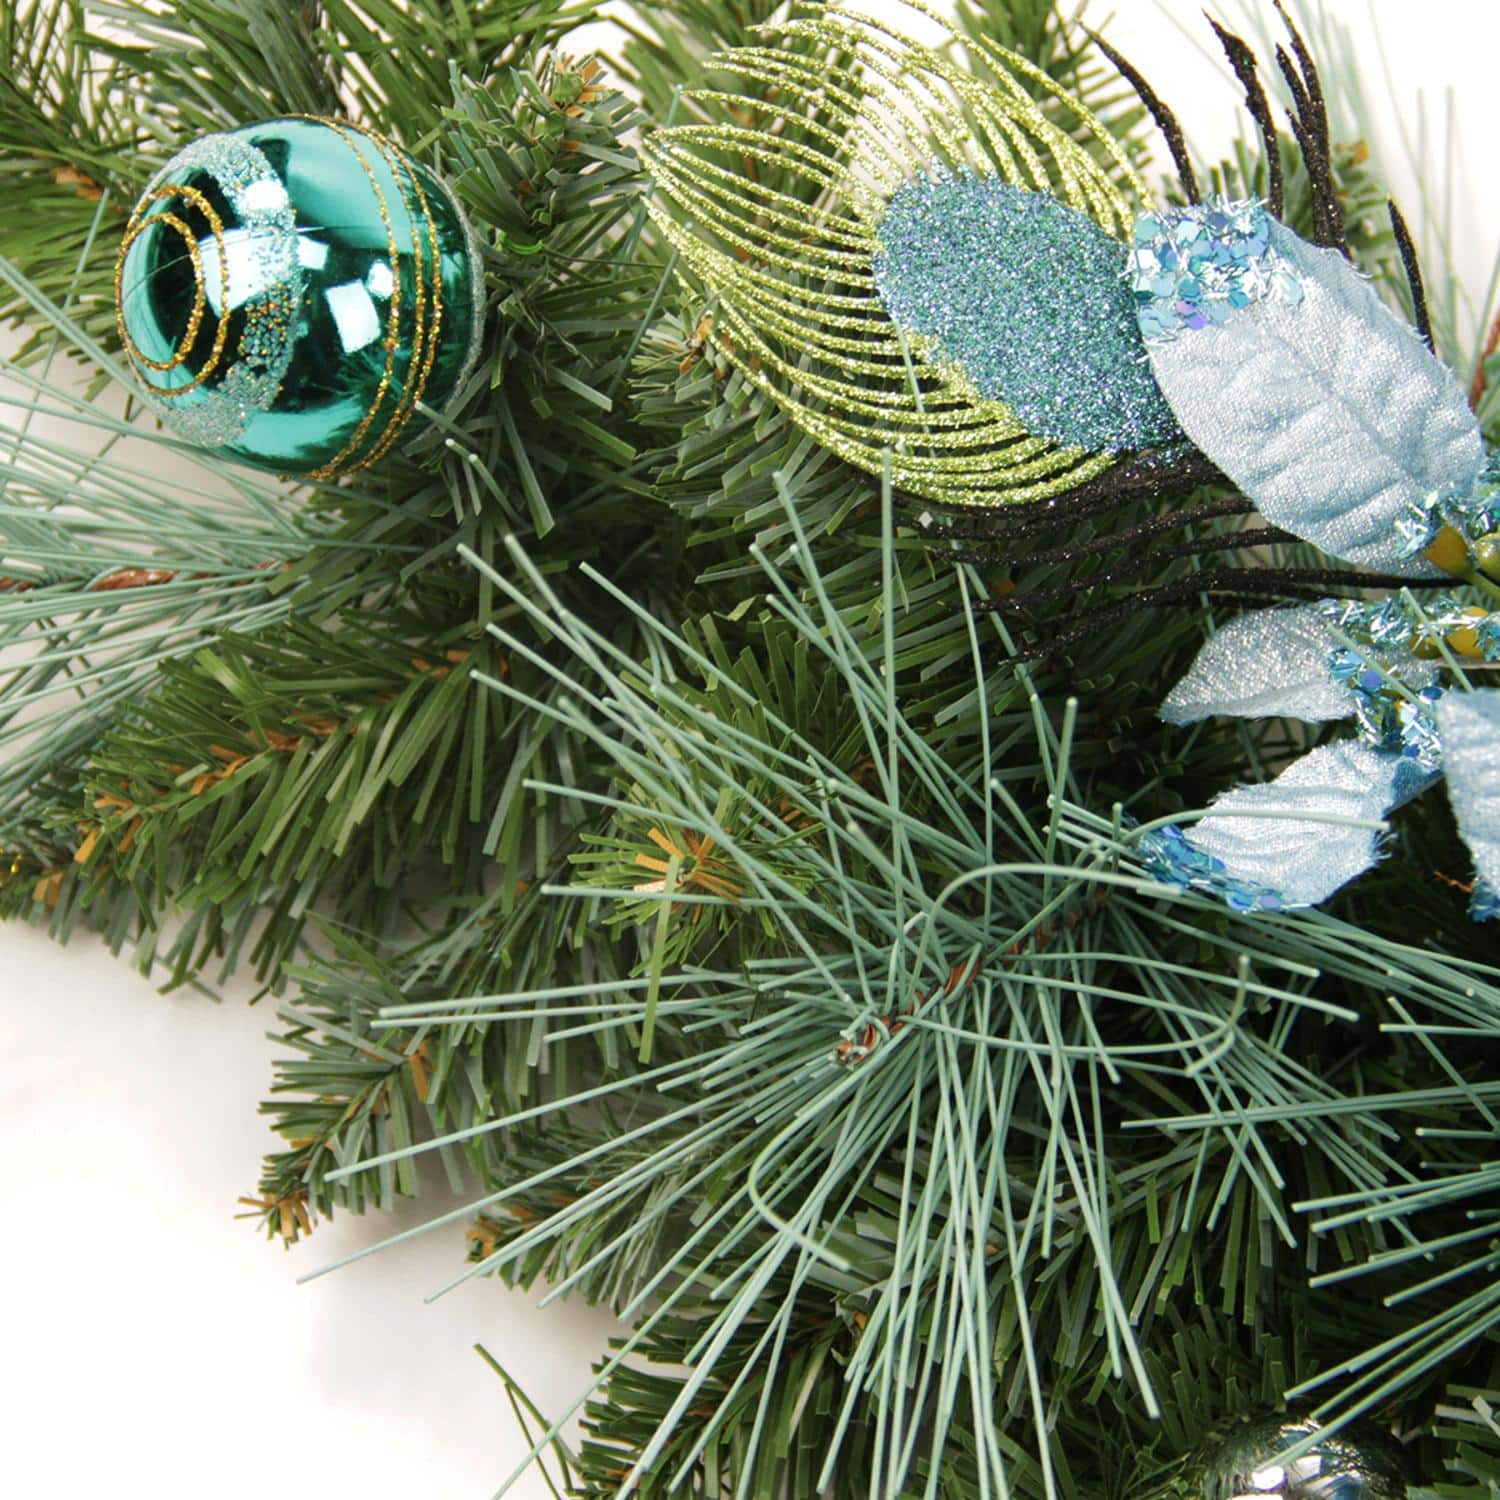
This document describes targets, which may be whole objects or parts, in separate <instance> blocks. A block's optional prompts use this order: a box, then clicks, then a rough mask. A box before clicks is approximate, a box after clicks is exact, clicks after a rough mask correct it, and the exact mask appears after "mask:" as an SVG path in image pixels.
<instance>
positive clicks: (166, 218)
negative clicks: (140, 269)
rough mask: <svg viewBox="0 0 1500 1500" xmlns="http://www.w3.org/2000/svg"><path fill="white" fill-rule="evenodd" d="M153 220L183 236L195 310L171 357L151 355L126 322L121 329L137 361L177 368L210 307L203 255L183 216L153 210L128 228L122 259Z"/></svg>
mask: <svg viewBox="0 0 1500 1500" xmlns="http://www.w3.org/2000/svg"><path fill="white" fill-rule="evenodd" d="M154 224H165V225H167V227H168V228H170V229H175V230H176V231H177V233H178V234H180V235H181V236H182V241H183V244H184V245H185V246H186V247H187V256H188V259H189V260H190V261H191V262H192V266H193V310H192V311H191V312H190V313H189V314H188V322H187V327H186V328H185V329H183V331H182V339H181V341H180V342H179V343H178V345H177V352H176V353H175V354H173V356H172V357H171V359H152V358H151V357H150V356H149V355H147V353H146V351H145V350H144V349H142V348H141V347H140V345H139V344H137V343H136V341H135V340H134V339H133V338H132V337H131V336H130V331H129V329H127V328H125V327H124V324H123V322H122V324H121V329H120V333H121V339H122V341H123V342H124V345H125V350H126V352H127V353H128V354H129V355H130V357H131V358H132V359H133V360H134V361H135V362H136V363H137V364H139V365H145V366H146V367H147V369H151V370H175V369H176V368H177V366H178V365H180V364H181V363H182V362H183V360H185V359H186V358H187V357H188V355H189V354H191V353H192V350H193V345H194V344H195V343H196V342H197V339H198V329H199V328H200V327H201V326H202V323H203V313H204V310H205V309H206V308H207V307H208V297H207V294H206V292H205V291H204V288H203V255H202V253H201V252H200V251H199V249H198V241H197V240H195V239H194V238H193V231H192V230H191V229H189V228H188V226H187V224H186V223H185V222H184V221H183V220H182V219H179V218H178V217H177V215H176V214H174V213H160V214H152V215H151V217H150V218H148V219H142V220H141V221H140V223H138V224H136V225H135V226H134V227H133V228H131V229H127V230H126V231H125V238H124V240H123V242H122V243H121V246H120V250H121V257H122V259H123V257H124V256H126V255H128V254H129V253H130V247H131V246H132V245H133V244H134V243H135V242H136V241H137V240H138V239H139V238H140V237H141V235H143V234H144V233H145V232H146V231H147V230H148V229H150V228H151V226H152V225H154ZM115 300H116V303H117V304H118V302H119V298H118V297H116V299H115Z"/></svg>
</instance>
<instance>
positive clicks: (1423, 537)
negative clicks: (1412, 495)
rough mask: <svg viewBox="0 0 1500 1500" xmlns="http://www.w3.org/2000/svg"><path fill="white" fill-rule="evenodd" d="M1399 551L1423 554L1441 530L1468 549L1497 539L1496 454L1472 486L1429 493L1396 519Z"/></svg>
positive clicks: (1499, 474) (1499, 465)
mask: <svg viewBox="0 0 1500 1500" xmlns="http://www.w3.org/2000/svg"><path fill="white" fill-rule="evenodd" d="M1395 525H1396V532H1397V534H1398V535H1399V536H1400V538H1401V549H1402V551H1403V552H1404V553H1405V554H1406V555H1407V556H1408V557H1415V556H1416V555H1417V554H1418V553H1420V552H1425V551H1426V550H1427V549H1428V548H1429V547H1430V546H1431V545H1432V544H1433V542H1434V541H1435V540H1436V538H1437V534H1438V532H1439V531H1441V530H1442V529H1443V527H1445V526H1451V527H1452V528H1453V529H1454V530H1455V531H1456V532H1457V533H1458V534H1459V535H1460V536H1461V537H1462V538H1463V539H1464V540H1465V541H1466V542H1467V543H1468V544H1469V546H1470V548H1471V549H1472V548H1473V546H1474V544H1475V543H1477V542H1482V541H1486V540H1489V539H1490V538H1492V537H1495V536H1497V535H1500V453H1491V454H1490V456H1489V457H1488V459H1486V461H1485V465H1484V468H1483V469H1481V470H1480V473H1479V477H1478V479H1476V480H1475V481H1474V482H1473V483H1472V484H1452V485H1449V486H1448V487H1447V488H1446V489H1441V490H1433V491H1432V492H1431V493H1430V494H1428V495H1424V496H1423V497H1422V499H1421V500H1420V501H1418V502H1417V503H1415V504H1413V505H1411V506H1408V507H1407V509H1406V510H1405V512H1403V513H1402V514H1401V515H1399V516H1398V517H1397V518H1396V522H1395Z"/></svg>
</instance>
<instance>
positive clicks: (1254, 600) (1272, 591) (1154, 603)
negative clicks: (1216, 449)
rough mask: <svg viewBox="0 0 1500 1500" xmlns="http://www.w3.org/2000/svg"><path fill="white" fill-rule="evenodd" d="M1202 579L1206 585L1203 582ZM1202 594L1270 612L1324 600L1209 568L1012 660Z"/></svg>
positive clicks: (1095, 616) (996, 603)
mask: <svg viewBox="0 0 1500 1500" xmlns="http://www.w3.org/2000/svg"><path fill="white" fill-rule="evenodd" d="M1236 575H1239V581H1238V582H1237V583H1236V582H1234V578H1235V576H1236ZM1205 580H1208V581H1206V582H1205ZM1203 593H1211V594H1212V595H1213V596H1214V597H1215V598H1217V599H1224V600H1231V601H1233V602H1235V603H1238V604H1248V605H1255V606H1258V607H1260V608H1269V607H1271V606H1272V605H1275V604H1279V603H1282V602H1283V601H1285V600H1287V599H1305V600H1307V601H1309V602H1311V601H1313V600H1316V599H1321V598H1323V597H1324V595H1323V594H1322V593H1321V592H1320V591H1319V590H1318V589H1316V588H1300V587H1298V586H1296V585H1292V584H1282V585H1279V586H1273V585H1272V584H1271V583H1270V582H1269V581H1268V580H1266V579H1264V578H1263V577H1262V576H1261V575H1259V574H1257V573H1255V572H1254V571H1245V570H1240V569H1233V568H1225V569H1213V570H1209V571H1206V572H1202V573H1195V574H1194V575H1193V576H1192V577H1191V578H1183V579H1179V580H1177V581H1176V582H1174V583H1168V584H1163V585H1162V586H1161V587H1160V588H1156V589H1141V590H1139V591H1137V592H1136V593H1135V594H1133V595H1131V597H1130V598H1128V599H1124V600H1122V601H1121V602H1120V603H1118V604H1111V605H1107V606H1105V607H1103V608H1100V609H1096V610H1090V611H1089V613H1088V615H1087V616H1086V617H1085V618H1084V619H1082V620H1079V622H1078V623H1077V624H1075V625H1072V626H1070V627H1069V628H1068V629H1067V630H1063V631H1059V632H1058V633H1057V634H1056V635H1053V636H1050V637H1048V638H1047V639H1045V640H1040V641H1038V642H1037V643H1036V644H1035V645H1026V646H1023V647H1021V648H1020V649H1018V650H1017V652H1016V660H1018V661H1038V660H1041V659H1043V658H1046V657H1050V656H1057V655H1060V654H1061V653H1062V652H1064V651H1067V650H1070V649H1071V648H1072V647H1074V646H1076V645H1079V644H1081V643H1082V642H1085V641H1088V640H1091V639H1093V638H1094V637H1095V636H1096V635H1097V633H1098V632H1099V631H1100V630H1103V629H1107V628H1108V627H1110V626H1112V625H1118V624H1120V623H1122V622H1123V621H1125V620H1129V619H1133V618H1134V617H1135V616H1136V615H1139V614H1144V613H1145V612H1146V611H1147V610H1148V609H1162V608H1165V607H1167V606H1169V605H1173V604H1181V603H1182V602H1183V601H1184V600H1187V599H1193V598H1196V597H1197V596H1199V595H1200V594H1203ZM1005 602H1006V601H1004V600H992V601H986V602H985V603H983V604H976V605H975V606H974V608H975V609H976V610H980V609H983V610H986V611H988V612H991V613H993V612H995V611H996V610H999V609H1002V608H1003V607H1004V605H1005Z"/></svg>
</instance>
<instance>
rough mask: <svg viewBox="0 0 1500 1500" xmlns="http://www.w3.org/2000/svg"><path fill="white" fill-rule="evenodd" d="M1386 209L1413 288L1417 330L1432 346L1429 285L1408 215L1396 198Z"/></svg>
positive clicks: (1409, 283) (1391, 200)
mask: <svg viewBox="0 0 1500 1500" xmlns="http://www.w3.org/2000/svg"><path fill="white" fill-rule="evenodd" d="M1385 206H1386V209H1387V210H1388V211H1389V213H1390V216H1391V230H1392V232H1393V233H1394V234H1395V236H1396V248H1397V249H1398V250H1399V251H1400V252H1401V264H1402V265H1403V266H1404V267H1405V268H1406V284H1407V285H1408V286H1409V287H1410V288H1411V306H1412V316H1413V318H1414V319H1415V320H1416V325H1417V332H1418V333H1419V334H1421V336H1422V342H1423V343H1424V344H1426V345H1427V347H1428V348H1429V349H1431V348H1432V314H1431V312H1430V311H1429V310H1428V307H1427V287H1426V285H1425V284H1424V283H1423V281H1422V262H1421V260H1420V259H1419V258H1418V256H1417V247H1416V244H1415V242H1414V241H1413V240H1412V237H1411V230H1410V229H1409V228H1408V227H1407V223H1406V217H1405V215H1404V214H1402V212H1401V210H1400V209H1399V208H1397V207H1396V200H1395V199H1394V198H1388V199H1386V204H1385Z"/></svg>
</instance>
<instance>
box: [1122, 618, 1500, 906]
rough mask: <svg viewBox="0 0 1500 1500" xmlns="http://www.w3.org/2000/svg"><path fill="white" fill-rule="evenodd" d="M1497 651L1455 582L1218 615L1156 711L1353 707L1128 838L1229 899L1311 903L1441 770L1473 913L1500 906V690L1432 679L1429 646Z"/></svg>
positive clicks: (1497, 642)
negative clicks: (1208, 801)
mask: <svg viewBox="0 0 1500 1500" xmlns="http://www.w3.org/2000/svg"><path fill="white" fill-rule="evenodd" d="M1455 647H1456V648H1457V649H1459V650H1460V651H1462V652H1463V653H1464V654H1467V655H1470V656H1479V657H1483V658H1485V659H1486V660H1489V661H1500V615H1496V614H1484V613H1483V612H1477V611H1476V610H1475V609H1474V608H1473V606H1470V605H1466V604H1465V603H1464V602H1463V600H1462V599H1461V598H1460V597H1458V596H1457V595H1451V596H1445V597H1443V598H1441V599H1439V600H1436V601H1432V602H1430V603H1428V604H1426V605H1422V604H1418V603H1417V602H1416V600H1414V599H1413V598H1412V597H1411V596H1410V595H1409V594H1403V595H1401V596H1399V597H1396V598H1392V599H1387V600H1384V601H1381V602H1378V603H1373V604H1372V603H1365V602H1362V601H1357V600H1347V599H1342V600H1341V599H1327V600H1322V601H1320V602H1318V603H1316V604H1309V605H1304V606H1301V607H1299V608H1295V609H1270V610H1264V611H1260V612H1257V613H1255V614H1250V615H1242V616H1240V617H1239V618H1238V619H1235V620H1231V621H1230V622H1229V624H1228V625H1226V626H1225V627H1224V629H1222V630H1221V631H1219V632H1218V634H1217V635H1215V636H1213V637H1212V638H1211V639H1210V640H1209V641H1208V642H1207V643H1206V644H1205V645H1204V647H1203V649H1202V650H1201V651H1200V652H1199V654H1198V658H1197V660H1196V661H1195V662H1194V663H1193V666H1192V668H1191V670H1190V671H1189V672H1188V673H1187V675H1186V676H1185V677H1184V678H1183V679H1182V681H1181V682H1179V683H1178V684H1177V686H1176V687H1174V688H1173V689H1172V691H1171V693H1170V694H1168V696H1167V698H1166V701H1165V702H1164V703H1163V705H1162V710H1161V712H1162V717H1163V718H1164V719H1166V720H1167V721H1168V722H1169V723H1173V724H1190V723H1194V722H1197V721H1199V720H1202V719H1206V718H1210V717H1214V716H1221V715H1227V716H1233V717H1241V718H1248V717H1254V718H1271V717H1275V718H1292V719H1301V720H1304V721H1306V722H1310V723H1328V722H1334V721H1339V720H1350V721H1352V722H1353V724H1354V727H1355V734H1354V735H1353V736H1351V737H1349V738H1346V739H1340V740H1335V741H1332V742H1330V743H1328V744H1324V745H1320V746H1318V747H1317V748H1316V749H1314V750H1311V751H1309V752H1308V753H1307V754H1306V755H1303V756H1301V757H1300V758H1298V759H1297V760H1294V761H1293V762H1292V763H1291V764H1290V765H1289V766H1287V767H1286V769H1285V770H1283V771H1282V772H1281V774H1280V775H1279V776H1277V777H1276V778H1275V779H1274V780H1273V781H1269V782H1266V783H1264V784H1262V785H1258V786H1244V787H1238V788H1235V789H1234V790H1232V791H1229V792H1226V793H1224V794H1223V795H1221V796H1220V797H1218V798H1216V799H1215V801H1214V803H1213V804H1212V806H1211V807H1210V808H1209V809H1208V811H1207V812H1206V814H1205V815H1204V816H1203V817H1202V818H1201V819H1199V820H1198V821H1196V822H1195V823H1193V824H1191V825H1189V826H1187V827H1185V828H1176V827H1168V828H1166V829H1160V828H1158V829H1152V830H1150V831H1148V832H1146V833H1144V834H1143V835H1142V837H1141V839H1140V849H1141V852H1142V854H1143V855H1144V857H1145V859H1146V863H1147V867H1148V869H1150V870H1151V872H1152V873H1153V874H1154V875H1155V876H1156V877H1157V878H1159V879H1161V880H1164V881H1166V882H1168V883H1169V884H1173V885H1176V886H1178V887H1181V888H1192V889H1197V890H1207V891H1212V892H1215V893H1216V894H1218V895H1220V896H1222V897H1223V898H1224V899H1225V900H1226V901H1228V902H1229V904H1230V905H1232V906H1234V907H1237V908H1239V909H1241V910H1279V909H1282V908H1287V907H1296V906H1315V905H1317V904H1318V903H1319V902H1321V901H1324V900H1326V899H1327V898H1328V897H1329V896H1331V895H1332V894H1333V893H1334V892H1335V891H1336V890H1338V889H1339V887H1340V886H1342V885H1344V884H1346V883H1347V882H1348V881H1350V880H1352V879H1354V878H1355V876H1357V875H1360V874H1362V873H1363V872H1364V871H1365V870H1367V869H1369V868H1370V866H1371V865H1372V864H1374V863H1375V861H1376V859H1378V858H1379V855H1380V840H1381V835H1382V831H1383V828H1384V821H1385V819H1386V818H1387V817H1388V815H1389V814H1390V813H1392V812H1393V811H1395V809H1396V808H1398V807H1400V806H1402V805H1403V804H1404V803H1406V802H1409V801H1411V799H1412V798H1414V797H1416V796H1419V795H1420V794H1421V793H1423V792H1425V791H1426V790H1427V789H1428V788H1429V787H1431V786H1433V785H1434V784H1436V783H1437V782H1438V781H1440V780H1444V779H1446V781H1447V783H1448V791H1449V797H1450V799H1451V801H1452V803H1453V808H1454V811H1455V813H1456V815H1457V817H1458V824H1459V829H1460V831H1461V832H1462V834H1463V836H1464V838H1465V840H1466V841H1467V843H1468V845H1469V848H1470V850H1471V851H1472V853H1473V856H1474V865H1475V871H1476V880H1475V886H1474V896H1473V899H1472V901H1471V903H1470V911H1471V914H1472V915H1473V916H1474V917H1475V918H1476V920H1488V919H1490V918H1492V917H1494V916H1496V915H1500V901H1497V897H1496V892H1497V891H1500V690H1494V689H1489V690H1475V689H1472V688H1470V687H1469V685H1468V683H1467V682H1463V683H1462V685H1461V686H1456V687H1445V686H1444V685H1443V683H1442V682H1441V680H1440V679H1441V677H1442V672H1441V668H1440V660H1441V658H1440V656H1439V653H1440V652H1447V653H1448V656H1449V660H1454V657H1453V651H1454V649H1455Z"/></svg>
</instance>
